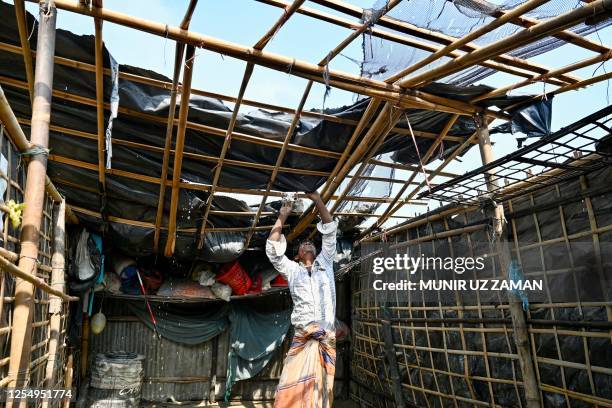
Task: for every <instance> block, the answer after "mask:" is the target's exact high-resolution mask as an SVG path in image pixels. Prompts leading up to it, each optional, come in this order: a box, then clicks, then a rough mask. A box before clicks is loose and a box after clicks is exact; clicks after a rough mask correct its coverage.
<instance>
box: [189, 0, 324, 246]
mask: <svg viewBox="0 0 612 408" xmlns="http://www.w3.org/2000/svg"><path fill="white" fill-rule="evenodd" d="M303 3H304V0H294V1H293V3H292V4H291V6H289V7H287V8H285V10H284V11H283V14H282V15H281V16H280V17H279V19H278V20H277V21H276V22H275V23H274V25H273V26H272V27H271V28H270V29H269V30H268V32H266V34H264V36H263V37H262V38H261V39H260V40H259V41H258V42H257V44H255V46H254V47H253V48H254V49H255V50H257V51H261V50H263V49H264V47H265V46H266V45H267V44H268V42H269V41H270V40H271V39H272V37H273V36H274V35H275V34H276V33H277V32H278V31H279V30H280V29H281V27H282V26H283V25H284V24H285V23H286V22H287V21H289V19H290V18H291V16H292V15H293V13H295V11H296V10H297V9H298V8H299V7H300V6H301V5H302V4H303ZM254 68H255V65H254V64H253V63H250V62H249V63H247V66H246V68H245V70H244V74H243V77H242V82H241V84H240V90H239V91H238V98H237V100H236V104H235V105H234V110H233V111H232V117H231V119H230V122H229V125H228V126H227V133H226V135H225V140H224V141H223V146H222V147H221V153H220V154H219V161H218V162H217V166H216V167H215V174H214V176H213V182H212V186H211V189H210V194H209V195H208V199H207V200H206V210H204V218H203V220H202V227H201V228H200V238H199V241H198V248H199V249H201V248H202V247H203V246H204V241H205V236H206V222H207V221H208V215H209V214H210V209H211V207H212V203H213V200H214V198H215V190H216V188H217V183H218V182H219V177H220V176H221V170H222V168H223V161H224V160H225V155H226V154H227V151H228V150H229V146H230V143H231V140H232V133H233V131H234V126H235V125H236V119H237V117H238V112H239V110H240V106H241V104H242V99H243V98H244V93H245V92H246V88H247V85H248V84H249V81H250V79H251V75H252V74H253V69H254ZM311 82H312V81H309V84H310V83H311ZM296 120H299V115H298V114H296V115H294V118H293V121H292V125H293V123H295V122H296ZM289 128H290V130H291V132H293V129H292V126H290V127H289ZM285 139H286V138H285ZM286 148H287V143H283V147H282V148H281V152H283V153H284V150H285V149H286ZM277 164H278V161H277ZM279 165H280V164H279ZM277 167H278V166H274V170H273V172H276V171H278V170H277ZM264 197H265V195H264ZM264 199H265V198H264ZM260 208H261V206H260ZM256 218H258V217H256ZM251 235H252V234H249V235H248V236H247V239H246V242H247V246H248V241H249V240H250V236H251Z"/></svg>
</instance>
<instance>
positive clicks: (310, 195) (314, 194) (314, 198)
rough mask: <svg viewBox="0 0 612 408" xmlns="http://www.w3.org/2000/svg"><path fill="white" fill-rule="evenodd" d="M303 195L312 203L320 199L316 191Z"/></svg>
mask: <svg viewBox="0 0 612 408" xmlns="http://www.w3.org/2000/svg"><path fill="white" fill-rule="evenodd" d="M305 195H306V197H308V198H309V199H311V200H312V201H314V202H317V201H318V200H320V199H321V195H320V194H319V192H318V191H312V192H310V193H306V194H305Z"/></svg>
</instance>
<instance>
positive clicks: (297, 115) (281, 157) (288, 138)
mask: <svg viewBox="0 0 612 408" xmlns="http://www.w3.org/2000/svg"><path fill="white" fill-rule="evenodd" d="M400 1H401V0H398V1H395V0H394V1H391V2H389V3H388V4H387V6H386V8H385V13H386V12H389V10H391V9H393V7H395V6H396V5H398V4H399V3H400ZM383 15H384V13H383ZM371 25H372V24H369V23H368V24H365V23H364V24H362V25H361V27H359V28H357V29H356V30H355V31H353V32H352V33H351V34H350V35H349V36H347V37H346V38H345V39H344V40H343V41H342V42H341V43H340V44H338V45H337V46H336V47H335V48H334V49H333V50H331V51H330V52H329V53H328V54H327V55H326V56H325V57H324V58H323V59H322V60H321V61H320V62H319V66H321V67H327V66H328V65H329V63H330V62H331V60H332V59H334V58H335V57H336V56H337V55H338V54H339V53H341V52H342V50H343V49H344V48H346V47H347V46H348V45H349V44H350V43H351V42H353V41H354V40H355V39H356V38H357V37H358V36H359V35H361V34H362V33H364V32H365V31H366V30H367V29H368V28H369V27H370V26H371ZM312 85H313V81H312V80H311V81H308V84H307V85H306V89H305V90H304V92H303V94H302V98H301V100H300V104H299V106H298V107H297V109H296V111H295V114H294V116H293V120H292V122H291V125H290V126H289V129H288V130H287V134H286V135H285V140H284V143H283V148H282V149H281V151H280V153H279V154H278V157H277V159H276V165H275V169H274V171H273V172H272V175H271V176H270V180H269V181H268V185H267V188H266V191H267V192H269V191H270V190H271V188H272V185H273V184H274V181H275V180H276V175H277V174H278V168H279V166H280V165H281V164H282V162H283V160H284V158H285V152H286V150H287V145H288V144H289V142H290V141H291V138H292V136H293V133H294V131H295V127H296V126H297V124H298V121H299V119H300V115H301V114H302V111H303V110H304V104H305V103H306V99H307V98H308V95H309V94H310V90H311V88H312ZM364 115H365V114H364ZM358 127H359V125H358ZM351 144H352V143H351V142H349V146H347V147H346V148H345V150H344V153H343V155H346V154H347V152H348V151H350V145H351ZM336 167H337V166H336ZM334 171H335V170H334ZM267 199H268V195H267V194H264V196H263V198H262V199H261V203H260V204H259V209H258V211H257V214H256V215H255V218H254V219H253V224H252V228H251V230H250V231H249V233H248V234H247V237H246V246H248V245H249V242H250V240H251V237H252V236H253V233H254V231H255V230H254V228H255V226H256V225H257V223H258V222H259V217H260V216H261V211H262V210H263V207H264V206H265V204H266V201H267Z"/></svg>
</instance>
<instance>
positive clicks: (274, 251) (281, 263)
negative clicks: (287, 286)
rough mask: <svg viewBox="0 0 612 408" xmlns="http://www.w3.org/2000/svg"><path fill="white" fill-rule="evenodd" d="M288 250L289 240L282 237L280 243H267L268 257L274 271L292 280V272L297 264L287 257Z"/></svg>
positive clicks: (268, 241)
mask: <svg viewBox="0 0 612 408" xmlns="http://www.w3.org/2000/svg"><path fill="white" fill-rule="evenodd" d="M286 250H287V240H286V239H285V236H284V235H281V238H280V240H279V241H270V240H267V241H266V255H267V256H268V259H269V260H270V263H271V264H272V266H274V269H276V270H277V271H278V272H279V273H280V274H281V275H283V276H284V277H285V279H287V280H290V278H291V274H292V271H293V270H294V269H295V262H293V261H291V260H289V258H287V257H286V256H285V251H286Z"/></svg>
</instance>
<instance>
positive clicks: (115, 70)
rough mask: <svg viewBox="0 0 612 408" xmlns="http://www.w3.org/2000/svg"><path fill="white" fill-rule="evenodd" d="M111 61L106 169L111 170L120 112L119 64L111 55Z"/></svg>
mask: <svg viewBox="0 0 612 408" xmlns="http://www.w3.org/2000/svg"><path fill="white" fill-rule="evenodd" d="M108 58H109V60H110V70H111V80H112V83H113V86H112V88H111V96H110V117H109V118H108V126H107V127H106V135H105V136H106V137H105V139H106V142H105V143H106V168H107V169H110V168H111V159H112V157H113V142H112V133H113V120H114V119H115V118H116V117H117V112H118V110H119V64H118V63H117V61H115V59H114V58H113V56H112V55H110V53H109V54H108Z"/></svg>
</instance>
